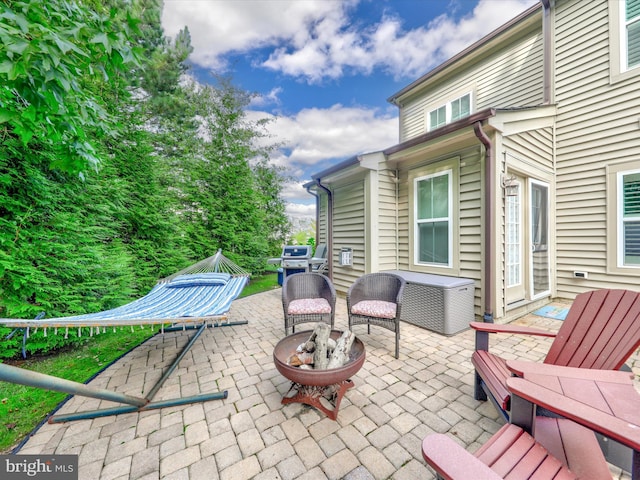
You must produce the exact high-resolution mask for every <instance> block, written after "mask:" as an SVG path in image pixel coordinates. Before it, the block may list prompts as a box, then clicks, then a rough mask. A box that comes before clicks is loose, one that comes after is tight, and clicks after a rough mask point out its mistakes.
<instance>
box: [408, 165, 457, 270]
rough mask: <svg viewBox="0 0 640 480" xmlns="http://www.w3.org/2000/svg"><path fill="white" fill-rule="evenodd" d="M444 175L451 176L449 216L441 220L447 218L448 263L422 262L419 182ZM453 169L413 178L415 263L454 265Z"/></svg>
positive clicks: (438, 265) (443, 266) (437, 265)
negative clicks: (419, 232) (419, 233)
mask: <svg viewBox="0 0 640 480" xmlns="http://www.w3.org/2000/svg"><path fill="white" fill-rule="evenodd" d="M442 175H447V176H448V177H449V182H448V186H449V188H448V192H447V194H448V200H447V201H448V208H449V212H448V216H447V217H446V218H445V217H442V218H441V220H447V235H448V240H449V245H447V252H448V258H447V263H446V264H443V263H431V262H422V261H420V258H419V256H420V251H419V250H420V249H419V235H418V231H419V228H418V225H419V222H420V220H419V219H418V194H417V192H418V182H420V181H421V180H426V179H429V178H434V177H439V176H442ZM453 181H454V176H453V170H452V169H451V168H448V169H446V170H441V171H437V172H433V173H429V174H427V175H422V176H419V177H416V178H414V179H413V225H414V234H413V263H414V264H415V265H422V266H429V267H436V268H452V267H453V248H454V244H453ZM434 220H438V218H430V219H429V221H434Z"/></svg>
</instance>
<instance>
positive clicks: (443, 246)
mask: <svg viewBox="0 0 640 480" xmlns="http://www.w3.org/2000/svg"><path fill="white" fill-rule="evenodd" d="M451 177H452V171H451V170H446V171H443V172H438V173H436V174H433V175H427V176H424V177H418V178H416V179H415V180H414V192H415V197H414V198H415V208H414V212H415V217H414V218H415V238H414V240H415V244H414V248H415V263H417V264H430V265H438V266H445V267H450V266H451V252H452V250H453V246H452V238H451V237H452V235H451V232H452V223H453V219H452V213H451V212H452V205H451V203H452V180H451Z"/></svg>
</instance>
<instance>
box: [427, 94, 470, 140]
mask: <svg viewBox="0 0 640 480" xmlns="http://www.w3.org/2000/svg"><path fill="white" fill-rule="evenodd" d="M467 95H469V115H471V114H472V113H473V112H474V107H473V101H474V98H473V90H468V91H465V93H461V94H459V95H454V96H452V97H451V98H449V99H448V100H447V101H446V102H445V103H440V104H438V105H430V106H428V107H427V108H426V109H425V111H426V113H425V115H426V119H427V121H426V124H427V132H430V131H432V130H435V129H436V128H440V127H443V126H444V125H448V124H449V123H451V104H452V103H453V102H455V101H456V100H460V99H461V98H462V97H465V96H467ZM442 107H445V122H444V125H440V127H432V126H431V113H432V112H434V111H436V110H438V109H439V108H442ZM461 118H465V117H461Z"/></svg>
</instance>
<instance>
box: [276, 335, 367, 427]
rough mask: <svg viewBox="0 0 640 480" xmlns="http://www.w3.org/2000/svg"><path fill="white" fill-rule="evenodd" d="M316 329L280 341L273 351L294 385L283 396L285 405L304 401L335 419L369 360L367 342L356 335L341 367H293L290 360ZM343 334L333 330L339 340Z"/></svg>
mask: <svg viewBox="0 0 640 480" xmlns="http://www.w3.org/2000/svg"><path fill="white" fill-rule="evenodd" d="M311 333H312V331H311V330H308V331H305V332H297V333H294V334H292V335H289V336H288V337H285V338H283V339H282V340H280V341H279V342H278V344H277V345H276V346H275V348H274V350H273V362H274V363H275V365H276V368H277V369H278V371H279V372H280V373H281V374H282V375H283V376H284V377H285V378H286V379H288V380H291V388H289V391H288V392H287V393H286V394H285V396H284V397H283V399H282V403H283V404H285V405H286V404H288V403H294V402H297V403H304V404H306V405H310V406H312V407H315V408H317V409H318V410H320V411H321V412H323V413H324V414H326V415H327V416H328V417H329V418H330V419H331V420H335V419H336V418H337V417H338V409H339V408H340V402H341V401H342V397H343V396H344V394H345V392H346V391H347V390H348V389H349V388H351V387H353V385H354V384H353V382H352V381H351V380H350V377H351V376H352V375H355V374H356V373H358V371H359V370H360V368H361V367H362V365H363V363H364V359H365V351H364V344H363V343H362V341H360V340H359V339H358V338H356V339H355V340H354V342H353V344H352V345H351V351H350V352H349V357H350V359H349V361H348V362H347V363H346V364H344V365H343V366H342V367H339V368H330V369H326V370H304V369H301V368H298V367H293V366H291V365H289V364H288V363H287V359H288V358H289V357H290V356H291V354H292V353H294V352H295V351H296V348H297V347H298V345H300V344H301V343H303V342H305V341H306V340H307V339H308V338H309V335H311ZM340 335H342V332H341V331H339V330H331V335H330V337H331V338H332V339H334V340H337V339H338V338H340Z"/></svg>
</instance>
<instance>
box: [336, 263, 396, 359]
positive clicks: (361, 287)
mask: <svg viewBox="0 0 640 480" xmlns="http://www.w3.org/2000/svg"><path fill="white" fill-rule="evenodd" d="M404 284H405V281H404V280H403V279H402V278H401V277H399V276H397V275H394V274H392V273H384V272H382V273H369V274H366V275H363V276H362V277H360V278H358V279H357V280H356V281H355V282H354V284H353V285H351V287H350V288H349V291H348V292H347V312H348V314H349V329H350V330H351V329H352V326H353V325H358V324H366V325H367V333H371V325H377V326H379V327H383V328H386V329H387V330H391V331H392V332H395V334H396V358H398V355H399V351H400V309H401V307H402V292H403V291H404Z"/></svg>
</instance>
